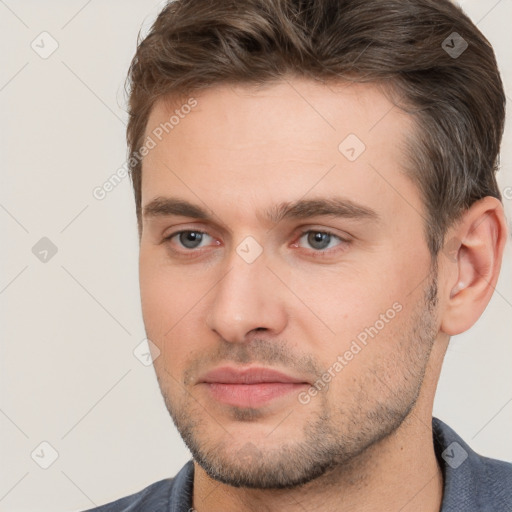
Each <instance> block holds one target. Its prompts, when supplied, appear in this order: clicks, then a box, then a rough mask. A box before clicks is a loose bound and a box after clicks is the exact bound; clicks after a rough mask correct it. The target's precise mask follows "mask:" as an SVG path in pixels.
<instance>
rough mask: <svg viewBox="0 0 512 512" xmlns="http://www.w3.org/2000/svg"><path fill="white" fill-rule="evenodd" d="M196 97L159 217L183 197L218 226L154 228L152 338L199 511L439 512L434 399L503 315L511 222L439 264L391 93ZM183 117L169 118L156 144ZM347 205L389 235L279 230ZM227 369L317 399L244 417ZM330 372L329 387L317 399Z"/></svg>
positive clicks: (167, 146) (146, 192)
mask: <svg viewBox="0 0 512 512" xmlns="http://www.w3.org/2000/svg"><path fill="white" fill-rule="evenodd" d="M195 98H196V100H197V106H196V107H195V108H194V109H193V111H191V112H190V113H189V114H188V115H187V116H185V117H184V118H183V119H180V122H179V124H177V125H176V126H174V128H173V129H172V130H171V131H169V133H168V134H165V136H164V137H163V138H162V140H161V141H158V143H157V144H156V146H155V147H154V148H153V149H151V151H150V152H149V153H148V154H147V156H145V158H144V162H143V177H142V207H143V211H144V208H145V207H146V206H147V205H149V204H150V203H151V202H152V201H153V200H154V199H155V198H158V197H160V198H163V197H173V198H176V199H181V200H186V201H188V202H190V203H193V204H194V205H197V206H199V207H201V208H203V209H205V210H207V211H208V212H209V214H210V218H209V219H207V220H204V219H197V218H194V217H191V216H176V215H147V216H145V217H144V219H143V231H142V234H141V240H140V286H141V298H142V310H143V317H144V323H145V327H146V332H147V336H148V338H149V339H150V340H151V341H152V342H153V343H154V344H155V346H156V347H158V350H159V352H160V353H159V356H158V357H157V358H156V359H155V361H154V366H155V370H156V374H157V378H158V382H159V384H160V387H161V390H162V394H163V397H164V399H165V403H166V405H167V408H168V410H169V412H170V414H171V416H172V418H173V420H174V422H175V424H176V426H177V428H178V430H179V432H180V434H181V435H182V437H183V438H184V440H185V442H186V443H187V445H188V446H189V448H190V450H191V452H192V454H193V456H194V460H195V477H194V508H195V509H196V510H197V511H198V512H205V511H215V510H223V511H231V510H233V511H235V510H236V511H240V510H247V511H252V510H254V511H256V510H258V511H261V510H272V511H273V510H283V507H284V509H285V510H292V511H293V510H317V511H323V510H325V511H327V510H331V511H332V510H338V511H345V510H355V509H357V510H358V511H365V510H377V509H379V510H402V511H407V510H416V511H418V510H421V511H436V510H439V509H440V506H441V500H442V475H441V471H440V468H439V467H438V464H437V461H436V458H435V454H434V451H433V445H432V430H431V417H432V405H433V399H434V394H435V388H436V384H437V380H438V377H439V372H440V369H441V364H442V359H443V356H444V353H445V351H446V347H447V344H448V341H449V336H450V335H453V334H457V333H459V332H462V331H463V330H466V329H467V328H469V327H470V326H471V325H472V324H473V323H474V322H475V321H476V319H477V318H478V316H480V314H481V312H482V311H483V309H484V308H485V306H486V305H487V303H488V301H489V299H490V297H491V294H492V287H493V285H494V284H495V283H496V280H497V277H498V273H499V266H500V262H501V255H502V252H503V245H504V240H505V236H506V234H505V229H506V228H505V221H504V217H503V209H502V207H501V204H500V203H499V201H497V200H495V199H493V198H485V199H483V200H481V201H479V202H477V203H475V204H474V205H473V206H472V208H470V209H469V210H468V212H467V213H466V214H465V216H464V217H463V219H462V220H461V221H460V222H459V223H458V224H457V225H456V226H453V228H452V229H451V230H450V233H448V234H447V239H448V240H450V253H449V254H447V253H443V254H441V255H440V256H439V257H438V259H437V261H434V262H433V261H432V259H431V256H430V253H429V251H428V247H427V243H426V239H425V234H424V218H425V209H424V208H425V207H424V205H423V203H422V199H421V197H420V195H419V192H418V190H417V188H416V186H415V184H414V183H413V182H412V181H411V179H410V178H409V177H408V176H407V175H406V174H405V173H404V172H403V170H404V169H405V166H406V161H405V156H404V150H403V147H402V142H403V141H404V137H405V136H406V134H409V135H410V134H411V133H413V132H414V129H415V126H414V122H413V120H412V119H411V118H410V117H409V116H408V115H406V114H405V113H403V112H402V111H401V110H399V109H398V108H393V105H392V104H391V103H390V101H389V100H388V99H387V98H386V96H385V95H383V93H382V91H381V90H380V89H379V88H378V87H376V86H375V85H371V84H351V85H346V84H340V85H339V86H338V87H333V86H329V87H327V86H326V85H323V84H320V83H314V82H311V81H308V80H302V79H296V78H294V79H293V80H291V81H288V80H283V81H282V82H279V83H276V84H272V85H269V86H267V87H264V88H260V89H255V88H250V87H246V86H243V87H242V86H238V87H235V86H218V87H215V88H212V89H209V90H206V91H202V92H201V93H200V94H197V95H196V96H195ZM178 107H179V105H178ZM175 108H176V105H172V104H171V103H168V102H167V103H166V102H164V101H160V102H158V103H157V104H156V105H155V107H154V108H153V110H152V113H151V116H150V119H149V122H148V126H147V130H146V134H148V135H149V134H151V132H152V130H153V129H154V128H155V127H157V126H159V125H160V123H165V122H166V121H167V120H168V119H169V117H170V116H171V115H172V113H173V111H174V109H175ZM349 134H356V136H357V137H358V138H359V139H360V140H361V141H362V142H363V143H364V145H365V150H364V151H363V152H362V153H361V154H360V155H359V156H358V157H357V158H356V159H355V160H354V161H350V160H349V159H347V158H346V156H345V155H346V154H344V153H343V150H342V151H340V150H339V145H340V143H341V142H342V141H343V140H344V139H345V138H346V137H347V136H348V135H349ZM352 146H353V144H352ZM349 154H350V152H349ZM332 197H338V198H344V199H345V200H347V199H348V200H350V201H352V203H355V204H357V205H359V206H362V207H364V208H366V209H367V210H368V209H371V210H373V211H374V212H375V213H376V215H375V216H374V217H375V218H374V217H362V218H359V217H357V218H354V217H350V216H349V217H347V216H344V217H334V216H329V215H315V216H310V217H307V218H300V219H293V218H291V219H282V220H280V221H279V222H273V221H272V220H269V219H267V218H266V217H265V215H264V212H265V211H266V210H267V209H268V208H270V207H272V206H273V205H276V204H279V203H282V202H294V201H297V200H300V199H321V198H322V199H324V198H332ZM181 230H189V231H193V232H197V231H201V232H203V233H205V234H204V235H203V236H202V239H200V240H199V242H195V245H193V244H192V242H191V240H190V239H189V240H187V238H186V237H183V236H182V237H180V236H179V235H175V236H172V238H170V239H167V240H165V238H166V237H169V235H173V234H176V233H177V232H179V231H181ZM307 230H311V231H308V232H307V233H306V234H305V235H303V234H302V233H303V232H304V231H307ZM325 231H327V232H331V233H332V234H333V235H335V236H332V237H331V238H329V237H327V242H328V244H327V243H326V246H327V247H326V248H320V244H319V243H318V241H316V242H315V238H314V233H317V234H318V232H320V233H323V232H325ZM311 232H313V233H312V234H311ZM308 234H309V235H310V236H308ZM317 236H319V235H317ZM246 237H252V239H254V240H255V241H256V242H257V246H258V247H259V248H260V249H261V250H262V252H261V254H260V255H259V256H258V257H257V258H256V259H255V260H254V261H252V262H250V263H249V262H248V261H247V260H246V259H245V258H244V257H242V256H243V255H244V253H243V252H241V251H240V248H244V249H246V250H247V251H248V254H251V255H254V254H255V252H254V251H255V250H256V249H255V247H257V246H256V245H255V244H254V241H251V242H250V244H251V245H245V244H246V243H247V238H246ZM338 237H340V238H338ZM317 240H318V239H317ZM187 243H188V244H190V245H189V246H187V245H184V244H187ZM187 247H189V248H187ZM237 248H238V251H237ZM390 311H391V312H390ZM392 313H393V315H392ZM391 316H392V318H390V317H391ZM378 321H380V323H377V322H378ZM381 325H382V327H381ZM371 326H374V330H373V331H371V332H372V333H373V335H372V336H368V337H367V340H366V344H363V343H361V342H360V341H359V342H358V340H360V339H361V338H360V337H361V333H363V332H367V333H368V331H365V329H368V328H370V327H371ZM358 336H359V338H358ZM354 342H356V344H357V345H358V346H359V350H357V348H354V347H355V345H354ZM347 351H349V352H352V356H350V355H347ZM340 356H341V357H342V360H343V364H341V363H340V359H339V357H340ZM336 361H338V362H339V363H340V365H338V366H336V365H335V363H336ZM226 365H229V366H232V367H237V368H249V367H254V366H259V367H269V368H273V369H276V370H279V371H281V372H283V373H285V374H287V375H291V376H293V377H295V378H298V379H300V380H301V381H302V382H304V383H305V384H304V385H303V386H301V387H299V388H298V389H297V390H295V391H293V392H291V393H288V394H286V395H284V396H281V397H278V398H275V399H273V400H271V401H269V402H266V403H265V404H264V405H254V406H247V407H238V406H233V405H227V404H224V403H220V402H219V401H217V400H216V399H215V398H214V397H213V396H212V395H211V393H210V391H209V390H208V389H207V386H205V385H204V384H201V383H200V378H201V376H202V375H204V373H205V372H207V371H209V370H212V369H214V368H217V367H220V366H226ZM340 366H341V369H339V368H340ZM329 369H330V373H329ZM326 372H327V374H328V375H330V377H331V378H330V379H329V382H328V386H324V387H323V388H322V389H320V390H318V389H317V390H316V391H317V392H316V393H315V392H314V391H311V386H313V385H314V384H315V383H316V382H318V379H322V375H324V376H325V375H326ZM324 379H328V377H324ZM301 393H302V394H301ZM308 397H309V399H308Z"/></svg>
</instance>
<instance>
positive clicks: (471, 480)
mask: <svg viewBox="0 0 512 512" xmlns="http://www.w3.org/2000/svg"><path fill="white" fill-rule="evenodd" d="M432 427H433V433H434V450H435V453H436V456H437V459H438V461H439V464H440V466H441V469H442V471H443V480H444V489H443V503H442V506H441V511H440V512H512V464H511V463H509V462H503V461H500V460H496V459H489V458H487V457H482V456H481V455H478V454H477V453H475V452H474V451H473V450H472V449H471V448H470V447H469V446H468V445H467V444H466V443H465V442H464V441H463V440H462V439H461V438H460V437H459V436H458V435H457V434H456V433H455V432H454V431H453V430H452V429H451V428H450V427H448V425H445V424H444V423H443V422H442V421H440V420H438V419H437V418H433V419H432ZM193 483H194V464H193V462H192V460H190V461H188V462H187V463H186V464H185V465H184V466H183V468H182V469H181V470H180V471H179V473H178V474H177V475H176V476H175V477H174V478H166V479H165V480H160V481H159V482H155V483H154V484H151V485H150V486H148V487H146V488H145V489H143V490H142V491H139V492H138V493H136V494H132V495H130V496H127V497H125V498H121V499H120V500H117V501H114V502H112V503H109V504H107V505H103V506H100V507H98V508H94V509H89V510H88V511H85V512H193V510H194V509H193V508H192V489H193Z"/></svg>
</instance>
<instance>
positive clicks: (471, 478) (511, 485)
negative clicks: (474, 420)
mask: <svg viewBox="0 0 512 512" xmlns="http://www.w3.org/2000/svg"><path fill="white" fill-rule="evenodd" d="M433 432H434V446H435V448H436V454H437V456H438V460H439V463H440V465H441V469H442V471H443V476H444V498H443V507H442V512H452V510H453V511H454V512H455V511H457V512H462V511H466V510H467V511H471V512H476V511H478V512H484V511H489V512H491V511H493V512H494V511H497V510H503V511H505V510H512V464H511V463H510V462H505V461H501V460H497V459H491V458H489V457H484V456H482V455H480V454H478V453H476V452H475V451H474V450H472V449H471V448H470V446H469V445H468V444H467V443H466V442H464V440H463V439H462V438H461V437H460V436H459V435H458V434H456V433H455V432H454V431H453V430H452V429H451V428H450V427H448V425H446V424H444V423H443V422H442V421H440V420H438V419H436V418H434V419H433Z"/></svg>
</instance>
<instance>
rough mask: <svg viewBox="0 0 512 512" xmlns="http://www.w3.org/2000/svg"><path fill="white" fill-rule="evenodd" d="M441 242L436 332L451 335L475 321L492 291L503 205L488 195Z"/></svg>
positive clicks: (502, 239)
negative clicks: (441, 280)
mask: <svg viewBox="0 0 512 512" xmlns="http://www.w3.org/2000/svg"><path fill="white" fill-rule="evenodd" d="M445 240H447V242H446V243H445V247H444V250H443V253H444V255H445V256H447V258H445V260H444V262H443V263H444V264H445V272H444V275H445V277H446V280H445V286H443V293H444V297H443V303H444V304H445V307H444V308H443V311H442V317H441V326H440V329H441V331H442V332H444V333H446V334H448V335H450V336H453V335H455V334H460V333H461V332H464V331H466V330H467V329H469V328H470V327H471V326H472V325H473V324H474V323H475V322H476V321H477V320H478V318H479V317H480V315H481V314H482V313H483V311H484V309H485V308H486V307H487V304H488V303H489V301H490V299H491V296H492V294H493V292H494V288H495V286H496V282H497V281H498V276H499V272H500V268H501V260H502V257H503V251H504V248H505V243H506V240H507V224H506V220H505V214H504V211H503V205H502V204H501V202H500V201H499V200H498V199H496V198H494V197H490V196H488V197H484V198H483V199H480V200H479V201H476V202H475V203H473V205H472V206H471V207H470V208H469V209H468V210H467V211H466V212H465V213H464V215H463V217H462V218H461V220H460V221H459V222H457V224H456V226H455V227H453V228H452V229H450V230H449V232H448V233H447V236H446V237H445Z"/></svg>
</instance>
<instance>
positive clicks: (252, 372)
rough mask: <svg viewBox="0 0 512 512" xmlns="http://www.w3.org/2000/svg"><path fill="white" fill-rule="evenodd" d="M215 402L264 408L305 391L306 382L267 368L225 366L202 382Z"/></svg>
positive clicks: (202, 378)
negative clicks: (273, 402) (290, 395)
mask: <svg viewBox="0 0 512 512" xmlns="http://www.w3.org/2000/svg"><path fill="white" fill-rule="evenodd" d="M198 384H199V385H201V386H204V387H205V388H206V390H207V392H208V394H209V395H210V397H212V398H213V399H214V400H216V401H218V402H221V403H224V404H226V405H232V406H237V407H252V408H255V407H260V406H262V405H264V404H267V403H269V402H270V401H273V400H276V399H277V398H280V397H284V396H286V395H289V394H291V393H292V392H294V391H299V390H300V389H302V388H303V387H306V386H308V387H309V386H310V383H309V382H307V381H305V380H304V379H301V378H297V377H293V376H290V375H286V374H284V373H282V372H279V371H277V370H273V369H270V368H263V367H252V368H246V369H240V368H233V367H228V366H224V367H221V368H216V369H214V370H212V371H210V372H208V373H206V374H205V375H203V376H202V377H201V378H200V379H199V380H198Z"/></svg>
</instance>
